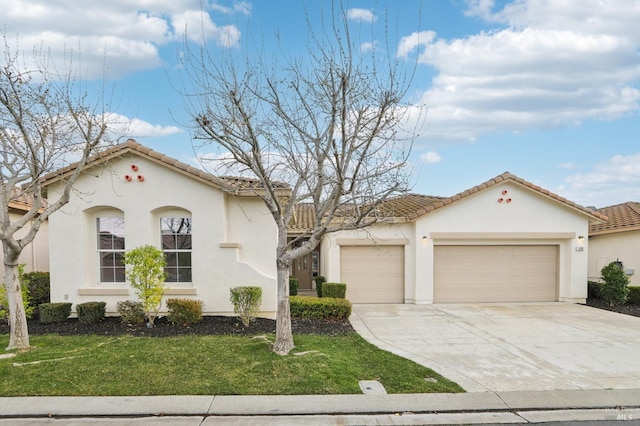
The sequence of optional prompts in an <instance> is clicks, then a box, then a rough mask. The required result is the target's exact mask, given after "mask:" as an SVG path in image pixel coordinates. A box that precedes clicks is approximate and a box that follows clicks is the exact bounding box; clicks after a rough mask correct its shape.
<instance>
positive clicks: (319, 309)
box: [289, 296, 351, 320]
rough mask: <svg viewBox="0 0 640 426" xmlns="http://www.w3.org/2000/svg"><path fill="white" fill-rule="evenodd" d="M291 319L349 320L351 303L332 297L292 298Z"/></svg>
mask: <svg viewBox="0 0 640 426" xmlns="http://www.w3.org/2000/svg"><path fill="white" fill-rule="evenodd" d="M289 306H290V309H291V317H293V318H304V319H321V320H347V319H348V318H349V315H351V302H349V301H348V300H346V299H336V298H331V297H323V298H321V299H318V298H317V297H309V296H291V297H290V298H289Z"/></svg>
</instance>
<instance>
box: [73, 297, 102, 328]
mask: <svg viewBox="0 0 640 426" xmlns="http://www.w3.org/2000/svg"><path fill="white" fill-rule="evenodd" d="M106 306H107V304H106V303H105V302H85V303H78V304H77V305H76V312H77V313H78V321H79V322H81V323H83V324H96V323H98V322H100V321H102V320H103V319H104V314H105V307H106Z"/></svg>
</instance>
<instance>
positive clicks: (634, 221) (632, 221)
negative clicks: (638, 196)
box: [589, 201, 640, 235]
mask: <svg viewBox="0 0 640 426" xmlns="http://www.w3.org/2000/svg"><path fill="white" fill-rule="evenodd" d="M597 212H598V213H600V214H603V215H605V216H607V217H608V218H609V221H608V222H605V223H598V224H593V225H591V226H590V227H589V235H598V234H608V233H613V232H625V231H635V230H639V229H640V203H637V202H633V201H629V202H627V203H622V204H616V205H614V206H608V207H603V208H601V209H598V210H597Z"/></svg>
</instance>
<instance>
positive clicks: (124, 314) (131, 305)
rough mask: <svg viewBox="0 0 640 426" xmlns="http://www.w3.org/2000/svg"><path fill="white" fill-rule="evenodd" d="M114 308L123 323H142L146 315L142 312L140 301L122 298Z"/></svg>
mask: <svg viewBox="0 0 640 426" xmlns="http://www.w3.org/2000/svg"><path fill="white" fill-rule="evenodd" d="M116 306H117V307H116V309H117V310H118V313H119V314H120V321H122V322H123V323H125V324H144V322H145V320H146V319H147V317H146V316H145V314H144V306H143V305H142V302H138V301H136V300H123V301H121V302H118V304H117V305H116Z"/></svg>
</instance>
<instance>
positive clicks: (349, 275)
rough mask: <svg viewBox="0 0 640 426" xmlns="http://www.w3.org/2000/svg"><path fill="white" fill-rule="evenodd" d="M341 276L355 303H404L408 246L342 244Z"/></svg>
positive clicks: (348, 297) (348, 293) (350, 297)
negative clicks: (405, 256)
mask: <svg viewBox="0 0 640 426" xmlns="http://www.w3.org/2000/svg"><path fill="white" fill-rule="evenodd" d="M340 277H341V281H342V282H344V283H346V284H347V299H349V300H350V301H351V303H404V246H381V245H377V246H342V247H340Z"/></svg>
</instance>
